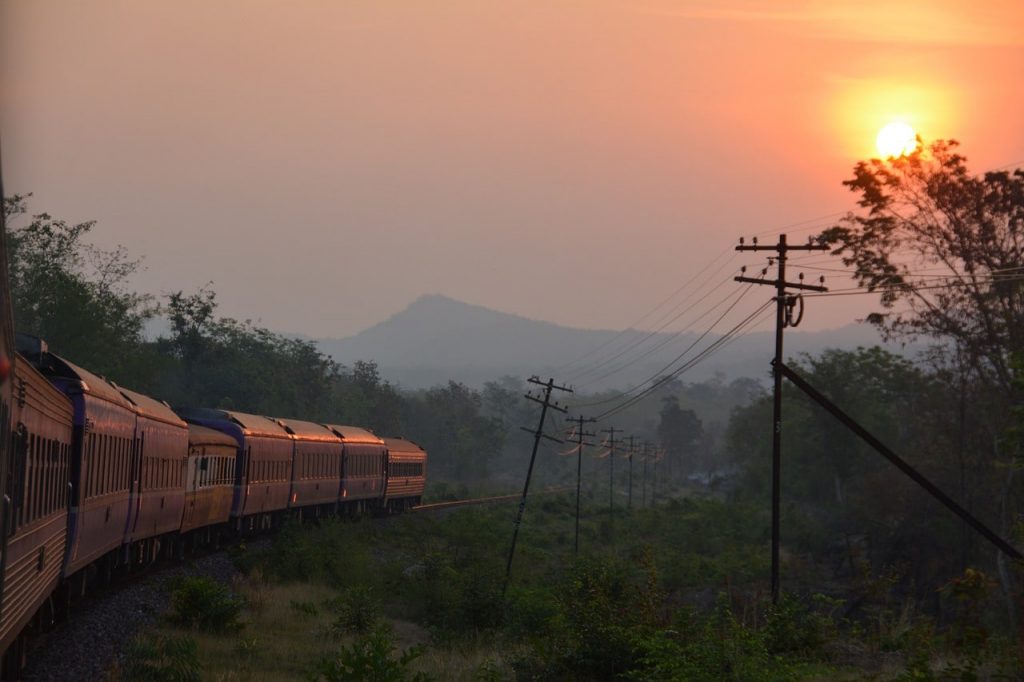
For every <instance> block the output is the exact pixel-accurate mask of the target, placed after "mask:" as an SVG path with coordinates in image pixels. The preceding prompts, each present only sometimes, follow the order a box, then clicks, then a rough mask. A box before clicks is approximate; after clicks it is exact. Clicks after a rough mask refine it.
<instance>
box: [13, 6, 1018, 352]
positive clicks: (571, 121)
mask: <svg viewBox="0 0 1024 682" xmlns="http://www.w3.org/2000/svg"><path fill="white" fill-rule="evenodd" d="M0 44H2V50H3V52H2V62H3V79H4V81H3V82H4V98H5V101H4V102H3V103H2V106H3V109H2V119H0V124H2V133H3V139H4V154H5V156H4V175H5V183H6V184H7V186H8V188H9V190H10V191H33V192H35V194H36V201H35V203H34V208H36V209H37V210H47V211H49V212H51V213H53V214H56V215H59V216H62V217H66V218H68V219H76V220H84V219H97V220H98V221H99V227H98V228H97V231H96V233H95V238H96V240H97V241H98V242H100V243H102V244H107V245H111V244H117V243H120V244H124V245H125V246H126V247H127V248H128V250H129V252H130V253H133V254H140V255H145V256H146V265H147V270H146V272H145V273H143V274H142V275H140V276H139V278H138V282H137V284H138V286H139V288H140V289H143V290H146V291H151V292H153V293H160V292H165V291H170V290H177V289H181V288H184V289H186V290H187V289H192V288H195V287H197V286H200V285H202V284H203V283H205V282H207V281H209V280H213V281H214V283H215V289H216V290H217V292H218V294H219V298H220V300H221V302H222V306H223V308H222V312H223V313H225V314H229V315H233V316H236V317H240V318H254V319H261V320H262V321H263V323H264V324H266V325H268V326H270V327H272V328H275V329H280V330H287V331H296V332H304V333H308V334H311V335H322V336H327V335H330V336H341V335H345V334H349V333H353V332H356V331H359V330H360V329H362V328H364V327H366V326H368V325H370V324H372V323H374V322H377V321H379V320H380V319H383V318H384V317H387V316H388V315H389V314H391V313H393V312H395V311H397V310H398V309H400V308H402V307H403V306H404V305H405V304H406V303H408V302H409V301H410V300H412V299H413V298H415V297H416V296H418V295H420V294H423V293H444V294H448V295H450V296H453V297H456V298H460V299H463V300H467V301H470V302H474V303H479V304H482V305H486V306H489V307H494V308H499V309H502V310H506V311H509V312H515V313H520V314H523V315H527V316H530V317H536V318H543V319H548V320H552V321H557V322H562V323H566V324H572V325H577V326H587V327H621V326H624V325H627V324H629V323H631V322H633V321H634V320H635V319H636V317H637V316H638V315H639V313H642V312H644V311H645V310H646V309H647V308H649V307H650V306H652V305H654V304H655V303H656V302H658V301H660V300H661V299H662V298H664V297H665V295H667V294H668V293H669V292H671V291H672V290H674V289H675V288H676V287H677V286H678V285H679V284H680V283H681V282H682V281H684V280H685V279H686V277H687V275H688V273H692V272H693V271H694V270H695V269H697V268H700V267H703V266H704V265H705V264H706V263H707V262H708V261H709V260H710V259H711V258H713V257H715V256H717V255H718V254H720V253H721V252H722V251H723V250H725V249H727V248H728V247H729V246H730V244H732V243H734V241H735V239H736V238H737V237H739V236H741V235H744V234H747V235H749V234H752V233H755V232H764V231H768V230H772V229H775V228H778V227H780V226H784V225H787V224H790V223H795V222H798V221H804V220H806V219H810V218H815V217H817V216H823V215H827V214H833V213H835V212H837V211H843V210H846V209H849V208H851V207H852V206H853V201H852V198H853V197H852V195H849V194H848V193H847V192H846V191H845V190H844V189H843V187H842V186H841V184H840V183H841V181H842V180H843V179H845V178H846V177H847V176H848V175H849V172H850V169H851V168H852V165H853V163H854V162H855V161H856V160H857V159H858V158H862V157H864V156H867V155H871V154H873V153H874V137H875V134H876V133H877V131H878V129H879V128H880V127H881V125H883V124H884V123H886V122H887V121H888V120H889V119H891V118H893V117H902V118H904V119H906V120H907V121H908V122H910V123H911V124H913V125H914V126H915V127H916V128H917V129H918V130H919V131H920V132H921V133H922V134H923V135H924V136H925V137H926V138H935V137H955V138H957V139H959V140H961V141H962V142H963V149H964V151H965V153H966V154H967V155H968V156H969V158H970V159H971V163H972V166H973V167H974V168H975V169H977V170H983V169H986V168H990V167H994V166H1002V165H1005V164H1010V163H1014V162H1020V161H1024V127H1022V126H1021V125H1020V121H1021V120H1024V88H1021V74H1024V5H1022V4H1021V3H1020V2H991V3H986V2H978V3H964V2H923V1H922V2H895V3H894V2H865V1H863V0H861V1H859V2H793V1H786V2H765V3H752V2H713V1H711V0H708V1H707V2H685V3H684V2H665V1H657V0H619V1H612V0H547V1H544V2H541V1H529V2H523V1H521V0H520V1H517V2H498V1H495V0H487V1H481V0H423V1H419V2H397V1H387V0H365V1H363V2H357V1H346V2H333V1H329V0H296V1H293V2H283V1H277V2H271V1H269V0H176V1H173V2H172V1H170V0H160V1H155V0H120V1H117V2H114V1H106V2H104V1H99V0H97V1H78V0H64V1H58V0H7V2H5V3H4V5H3V9H0ZM800 234H801V236H802V235H803V234H804V233H800ZM748 260H749V259H748ZM737 264H738V261H737ZM731 274H733V273H732V272H731V271H730V272H723V273H720V276H719V279H726V278H727V277H728V276H730V275H731ZM839 284H841V285H843V286H845V285H846V283H845V281H843V282H837V285H839ZM765 295H767V292H765ZM850 301H851V300H850V299H831V300H830V301H829V302H827V303H826V302H816V303H815V306H814V309H813V311H811V312H809V315H808V319H807V321H806V322H805V325H806V326H807V327H808V328H820V327H831V326H838V325H840V324H843V323H845V322H847V321H850V320H851V319H852V318H853V317H856V316H857V314H862V313H863V312H864V311H865V310H866V307H865V303H866V302H862V303H861V304H853V303H851V302H850Z"/></svg>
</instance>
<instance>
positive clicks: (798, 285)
mask: <svg viewBox="0 0 1024 682" xmlns="http://www.w3.org/2000/svg"><path fill="white" fill-rule="evenodd" d="M733 279H734V280H735V281H737V282H746V283H747V284H767V285H769V286H773V287H775V288H778V287H779V285H780V284H781V285H782V287H783V288H784V289H802V290H804V291H821V292H825V291H828V287H823V286H818V285H817V284H804V283H803V282H781V283H780V282H779V281H778V280H774V279H760V278H758V277H743V276H742V275H741V276H737V277H733Z"/></svg>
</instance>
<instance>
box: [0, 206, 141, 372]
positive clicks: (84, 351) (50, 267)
mask: <svg viewBox="0 0 1024 682" xmlns="http://www.w3.org/2000/svg"><path fill="white" fill-rule="evenodd" d="M30 196H31V195H17V196H13V197H8V198H5V199H4V212H5V214H6V215H7V216H8V217H13V218H22V217H25V216H27V215H28V199H29V197H30ZM94 226H95V223H93V222H83V223H77V224H70V223H67V222H65V221H63V220H59V219H56V218H53V217H52V216H50V215H49V214H46V213H39V214H36V215H33V216H31V217H30V218H29V220H28V223H27V224H25V225H23V226H22V227H20V228H17V229H14V228H13V227H12V225H11V223H10V222H8V224H7V228H8V230H10V231H9V233H8V238H9V241H8V245H9V248H10V277H11V298H12V300H13V304H14V325H15V328H16V329H17V330H18V331H22V332H27V333H30V334H34V335H37V336H40V337H42V338H44V339H45V340H46V341H47V343H49V345H50V347H51V349H52V350H53V351H54V352H56V353H60V354H62V355H65V356H67V357H69V358H70V359H72V360H74V361H75V362H77V363H79V364H82V365H84V366H86V367H89V368H90V369H92V370H93V371H96V372H99V373H102V374H108V375H111V376H117V377H118V378H119V379H121V380H123V381H129V382H130V381H132V379H133V378H134V375H138V374H144V372H143V371H142V370H140V368H139V365H140V363H142V362H144V361H142V360H140V351H141V348H142V328H143V325H144V324H145V322H146V320H148V319H149V318H150V317H152V316H153V314H154V313H155V310H156V308H155V306H154V305H153V301H152V298H151V297H149V296H145V295H141V294H137V293H135V292H133V291H131V290H130V289H128V286H127V283H128V279H129V278H130V277H131V276H132V275H133V274H134V273H135V272H136V271H138V269H139V267H140V265H141V263H140V261H138V260H132V259H130V258H129V257H128V256H127V253H126V252H125V250H124V249H123V248H121V247H118V248H117V249H114V250H110V251H108V250H103V249H99V248H97V247H95V246H93V245H92V244H90V243H89V242H88V241H87V237H88V234H89V232H90V231H91V230H92V229H93V227H94Z"/></svg>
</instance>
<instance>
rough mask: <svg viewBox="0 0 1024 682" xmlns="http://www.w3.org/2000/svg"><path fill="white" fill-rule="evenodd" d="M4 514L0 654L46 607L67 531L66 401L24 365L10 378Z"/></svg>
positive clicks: (68, 403)
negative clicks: (11, 397) (8, 463)
mask: <svg viewBox="0 0 1024 682" xmlns="http://www.w3.org/2000/svg"><path fill="white" fill-rule="evenodd" d="M13 376H14V379H13V386H14V401H13V403H12V407H13V412H12V416H11V419H12V423H13V425H14V428H13V440H12V442H11V453H12V454H11V469H10V472H11V475H10V477H9V478H8V479H7V484H6V491H5V492H6V495H7V500H8V501H9V505H8V506H7V511H8V513H9V515H8V518H7V519H6V521H7V525H6V526H5V527H4V528H3V532H4V534H5V544H6V552H5V553H4V555H3V558H2V566H0V575H2V578H0V579H2V585H3V602H2V607H0V651H3V650H6V649H7V648H8V647H9V646H10V645H11V643H12V642H13V641H14V640H15V639H16V638H17V636H18V633H19V632H21V630H22V629H23V628H24V627H25V626H26V625H27V624H28V623H29V622H30V621H31V619H32V617H33V616H34V615H35V614H36V613H37V612H39V610H40V609H41V608H42V607H43V606H44V605H46V603H47V601H48V597H49V596H50V594H51V593H52V592H53V591H54V590H55V589H56V587H57V584H58V582H59V580H60V576H61V566H62V564H63V562H64V552H65V549H66V542H67V528H68V507H67V504H68V483H69V476H70V473H69V472H70V463H71V440H72V417H73V414H72V405H71V400H70V399H69V398H68V397H67V396H65V395H64V394H63V393H62V392H60V391H58V390H57V389H56V388H54V387H53V386H52V385H51V384H50V382H49V381H48V380H47V379H46V378H45V377H44V376H43V375H42V374H40V373H39V372H38V371H37V370H36V369H35V368H34V367H32V366H31V365H30V364H29V363H28V362H26V361H25V360H24V359H18V360H17V361H16V362H15V365H14V373H13Z"/></svg>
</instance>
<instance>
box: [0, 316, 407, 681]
mask: <svg viewBox="0 0 1024 682" xmlns="http://www.w3.org/2000/svg"><path fill="white" fill-rule="evenodd" d="M0 305H2V301H0ZM17 347H18V350H19V352H20V353H21V354H20V355H15V357H14V360H15V362H14V365H13V367H14V371H13V374H12V376H11V377H9V378H8V379H7V380H6V381H3V382H2V384H0V418H5V417H6V418H5V419H4V421H3V427H2V428H3V429H5V430H6V436H5V438H4V439H3V440H2V441H0V447H4V448H6V449H7V451H6V452H5V453H4V454H5V456H4V457H3V463H2V465H0V473H2V469H3V468H4V467H6V471H7V474H6V476H5V477H4V478H3V479H2V480H4V481H5V489H4V504H3V507H2V509H0V512H2V524H0V651H3V652H4V659H3V666H2V669H0V671H2V673H0V674H2V675H3V677H4V678H5V679H10V678H12V677H15V676H17V673H18V671H19V670H20V668H21V662H22V659H23V657H24V641H25V633H26V632H27V631H28V630H30V629H31V625H33V624H34V623H37V624H45V623H46V622H47V621H50V620H52V618H53V616H54V614H55V613H57V612H58V611H61V610H63V609H64V608H66V607H67V606H68V605H69V604H70V603H71V602H72V601H73V600H74V599H75V598H76V597H77V596H80V595H82V594H84V593H85V592H86V591H87V590H88V589H89V588H90V587H91V586H93V585H96V584H103V583H104V582H106V581H107V580H109V579H110V578H111V577H112V576H113V575H114V574H115V573H125V572H129V571H133V570H135V569H137V568H139V567H142V566H145V565H147V564H149V563H152V562H153V561H155V560H157V559H159V558H161V557H170V556H173V555H177V554H179V553H180V551H182V550H185V549H188V548H194V547H196V546H199V545H216V544H217V543H219V542H220V541H221V540H223V539H225V538H229V537H232V536H238V535H240V534H248V533H253V532H256V531H259V530H261V529H264V528H269V527H272V526H275V525H278V524H279V523H280V522H281V521H283V520H284V519H285V518H287V517H289V516H291V517H295V518H299V519H302V518H317V517H321V516H325V515H328V514H334V513H356V512H363V511H368V512H394V511H401V510H404V509H408V508H409V507H412V506H414V505H416V504H418V503H419V501H420V499H421V497H422V494H423V487H424V484H425V481H426V459H427V454H426V452H425V451H424V450H423V449H422V448H420V447H419V446H418V445H416V444H414V443H412V442H410V441H407V440H403V439H398V438H388V439H382V438H380V437H378V436H377V435H375V434H373V433H371V432H370V431H367V430H366V429H361V428H358V427H354V426H345V425H338V424H317V423H315V422H310V421H304V420H301V419H292V418H277V417H266V416H260V415H254V414H247V413H243V412H237V411H232V410H219V409H208V408H177V409H172V408H171V407H170V406H169V405H168V404H167V403H164V402H161V401H159V400H156V399H154V398H152V397H149V396H146V395H143V394H141V393H138V392H135V391H132V390H129V389H127V388H123V387H120V386H118V385H116V384H114V383H113V382H111V381H108V380H107V379H105V378H103V377H101V376H98V375H96V374H93V373H92V372H90V371H88V370H86V369H84V368H82V367H79V366H78V365H76V364H74V363H73V362H71V361H69V360H67V359H65V358H62V357H60V356H58V355H56V354H53V353H50V352H49V349H48V348H47V346H46V344H45V342H43V341H41V340H39V339H36V338H34V337H29V336H24V335H18V339H17ZM2 353H3V346H2V344H0V355H2ZM2 369H3V368H2V367H0V373H2ZM7 396H9V398H7ZM5 398H6V399H7V400H8V401H9V402H7V403H6V404H5V403H4V402H3V401H4V399H5ZM4 409H7V410H8V413H9V414H5V413H4ZM12 425H13V428H12Z"/></svg>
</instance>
